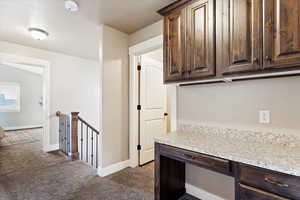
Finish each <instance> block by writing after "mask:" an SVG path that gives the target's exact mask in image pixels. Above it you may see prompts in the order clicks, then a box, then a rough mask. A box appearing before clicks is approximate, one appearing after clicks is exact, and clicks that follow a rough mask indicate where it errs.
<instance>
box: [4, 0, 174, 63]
mask: <svg viewBox="0 0 300 200" xmlns="http://www.w3.org/2000/svg"><path fill="white" fill-rule="evenodd" d="M173 1H174V0H78V3H79V5H80V11H79V12H76V13H70V12H68V11H66V10H65V9H64V0H0V40H5V41H8V42H14V43H18V44H22V45H26V46H32V47H36V48H41V49H46V50H51V51H56V52H61V53H66V54H70V55H75V56H79V57H84V58H89V59H97V58H98V25H99V24H107V25H110V26H111V27H114V28H116V29H118V30H120V31H123V32H126V33H128V34H130V33H133V32H135V31H137V30H139V29H141V28H143V27H145V26H147V25H149V24H152V23H154V22H156V21H158V20H159V19H161V17H160V16H159V15H158V14H157V13H156V11H157V10H158V9H160V8H162V7H164V6H166V5H168V4H169V3H171V2H173ZM29 27H36V28H42V29H44V30H46V31H48V32H49V34H50V36H49V38H48V39H47V40H44V41H34V40H33V39H32V38H31V37H30V35H29V33H28V31H27V30H28V28H29Z"/></svg>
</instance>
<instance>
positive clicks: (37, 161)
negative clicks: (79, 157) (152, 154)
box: [0, 133, 154, 200]
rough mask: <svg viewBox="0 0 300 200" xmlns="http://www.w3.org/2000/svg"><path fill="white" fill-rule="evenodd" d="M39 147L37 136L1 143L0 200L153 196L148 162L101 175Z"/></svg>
mask: <svg viewBox="0 0 300 200" xmlns="http://www.w3.org/2000/svg"><path fill="white" fill-rule="evenodd" d="M37 134H38V133H37ZM37 137H38V136H37ZM41 149H42V145H41V141H40V140H39V141H35V142H27V143H23V142H21V143H20V144H15V145H8V146H0V200H25V199H26V200H71V199H75V200H94V199H95V200H96V199H97V200H98V199H101V200H153V186H154V181H153V180H154V178H153V167H151V166H150V167H145V168H135V169H131V168H127V169H125V170H123V171H121V172H119V173H116V174H114V175H111V176H109V177H106V178H101V177H99V176H98V175H96V171H95V170H94V169H92V168H91V167H90V166H88V165H86V164H85V163H84V162H82V161H75V162H71V161H68V160H67V159H66V158H65V157H64V155H62V154H60V153H59V152H52V153H43V152H42V150H41Z"/></svg>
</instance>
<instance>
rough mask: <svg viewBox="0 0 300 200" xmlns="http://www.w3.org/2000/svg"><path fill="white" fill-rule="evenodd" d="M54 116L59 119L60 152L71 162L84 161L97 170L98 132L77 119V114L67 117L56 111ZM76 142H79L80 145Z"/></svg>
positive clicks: (79, 118)
mask: <svg viewBox="0 0 300 200" xmlns="http://www.w3.org/2000/svg"><path fill="white" fill-rule="evenodd" d="M56 116H58V117H59V149H60V151H62V152H63V153H65V154H66V155H67V156H68V157H69V159H71V160H79V159H80V160H84V161H85V162H87V163H89V164H90V165H92V166H93V167H96V168H98V155H99V152H98V146H99V135H100V132H99V131H98V130H97V129H95V128H94V127H93V126H92V125H90V124H89V123H87V122H86V121H85V120H84V119H82V118H81V117H79V112H72V113H71V115H67V114H63V113H61V112H60V111H57V112H56ZM78 141H80V145H79V142H78ZM79 147H80V148H79Z"/></svg>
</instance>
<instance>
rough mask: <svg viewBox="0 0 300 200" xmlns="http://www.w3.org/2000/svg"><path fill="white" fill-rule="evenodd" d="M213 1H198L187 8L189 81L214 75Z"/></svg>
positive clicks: (187, 64)
mask: <svg viewBox="0 0 300 200" xmlns="http://www.w3.org/2000/svg"><path fill="white" fill-rule="evenodd" d="M214 8H215V1H214V0H198V1H193V2H192V3H191V4H189V5H188V6H187V10H186V13H187V23H186V24H187V39H186V50H187V51H186V59H187V60H186V66H187V71H188V78H189V79H198V78H202V77H207V76H213V75H215V74H216V65H215V19H214V16H215V9H214Z"/></svg>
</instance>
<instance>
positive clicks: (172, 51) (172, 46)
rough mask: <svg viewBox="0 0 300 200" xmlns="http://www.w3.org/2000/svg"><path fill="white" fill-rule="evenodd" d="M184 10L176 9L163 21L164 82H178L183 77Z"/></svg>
mask: <svg viewBox="0 0 300 200" xmlns="http://www.w3.org/2000/svg"><path fill="white" fill-rule="evenodd" d="M185 20H186V9H184V8H177V9H176V10H174V11H173V12H171V13H169V14H168V15H166V16H165V19H164V58H165V59H164V81H165V82H168V81H179V80H182V79H183V77H184V75H185V68H186V67H185V66H186V65H185V35H186V28H185V25H186V24H185Z"/></svg>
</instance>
